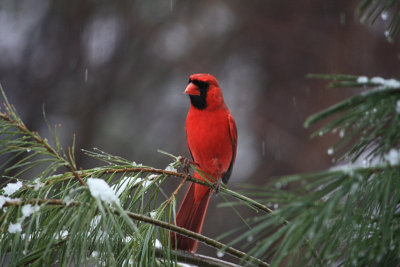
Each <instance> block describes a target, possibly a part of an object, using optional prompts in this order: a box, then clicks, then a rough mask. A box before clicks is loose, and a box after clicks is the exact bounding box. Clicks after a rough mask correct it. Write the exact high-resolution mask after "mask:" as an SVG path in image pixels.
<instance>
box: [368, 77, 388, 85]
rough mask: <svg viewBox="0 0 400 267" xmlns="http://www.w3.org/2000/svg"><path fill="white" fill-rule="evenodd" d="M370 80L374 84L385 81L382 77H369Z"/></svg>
mask: <svg viewBox="0 0 400 267" xmlns="http://www.w3.org/2000/svg"><path fill="white" fill-rule="evenodd" d="M371 82H372V83H375V84H383V83H384V82H385V79H383V78H382V77H373V78H371Z"/></svg>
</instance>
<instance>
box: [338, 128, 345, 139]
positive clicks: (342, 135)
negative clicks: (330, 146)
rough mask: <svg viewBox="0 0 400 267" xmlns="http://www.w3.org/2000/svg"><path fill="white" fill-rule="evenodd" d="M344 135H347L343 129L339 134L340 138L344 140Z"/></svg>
mask: <svg viewBox="0 0 400 267" xmlns="http://www.w3.org/2000/svg"><path fill="white" fill-rule="evenodd" d="M344 134H345V130H344V129H341V130H340V132H339V136H340V138H343V137H344Z"/></svg>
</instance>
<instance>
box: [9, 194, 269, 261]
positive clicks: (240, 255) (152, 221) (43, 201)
mask: <svg viewBox="0 0 400 267" xmlns="http://www.w3.org/2000/svg"><path fill="white" fill-rule="evenodd" d="M25 204H38V205H42V204H48V205H55V206H79V205H81V204H82V203H81V202H79V201H72V202H70V203H68V205H67V203H66V202H65V201H64V200H62V199H32V200H29V201H21V200H11V201H6V202H5V204H4V206H6V207H7V206H21V205H25ZM111 211H112V212H113V213H114V214H116V215H120V212H119V211H118V210H115V209H112V210H111ZM124 212H125V213H126V215H127V216H128V217H129V218H131V219H134V220H137V221H141V222H144V223H149V224H153V225H155V226H158V227H161V228H164V229H167V230H171V231H173V232H176V233H178V234H181V235H184V236H187V237H189V238H192V239H196V240H198V241H200V242H202V243H205V244H207V245H209V246H211V247H214V248H217V249H221V250H223V251H224V252H225V253H227V254H230V255H232V256H234V257H236V258H238V259H240V260H244V261H247V262H250V263H253V264H257V265H258V266H264V267H268V266H270V265H269V264H268V263H266V262H263V261H262V260H260V259H257V258H254V257H252V256H248V255H247V254H246V253H244V252H242V251H240V250H237V249H235V248H232V247H228V246H227V245H225V244H223V243H221V242H218V241H216V240H214V239H212V238H209V237H206V236H203V235H201V234H198V233H195V232H192V231H190V230H187V229H185V228H182V227H179V226H176V225H173V224H170V223H167V222H164V221H161V220H157V219H153V218H151V217H148V216H144V215H142V214H138V213H134V212H130V211H126V210H125V211H124ZM194 258H196V257H194ZM192 260H193V258H192ZM197 260H200V258H199V257H197Z"/></svg>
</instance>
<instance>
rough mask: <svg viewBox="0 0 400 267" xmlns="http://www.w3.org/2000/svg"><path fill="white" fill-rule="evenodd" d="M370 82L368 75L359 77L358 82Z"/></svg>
mask: <svg viewBox="0 0 400 267" xmlns="http://www.w3.org/2000/svg"><path fill="white" fill-rule="evenodd" d="M367 82H368V77H366V76H360V77H358V78H357V83H367Z"/></svg>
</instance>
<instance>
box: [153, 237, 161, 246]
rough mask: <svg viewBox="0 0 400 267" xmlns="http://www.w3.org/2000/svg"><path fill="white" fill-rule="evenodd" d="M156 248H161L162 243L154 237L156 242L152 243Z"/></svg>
mask: <svg viewBox="0 0 400 267" xmlns="http://www.w3.org/2000/svg"><path fill="white" fill-rule="evenodd" d="M154 246H155V247H156V248H162V244H161V242H160V240H158V239H156V243H155V245H154Z"/></svg>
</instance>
